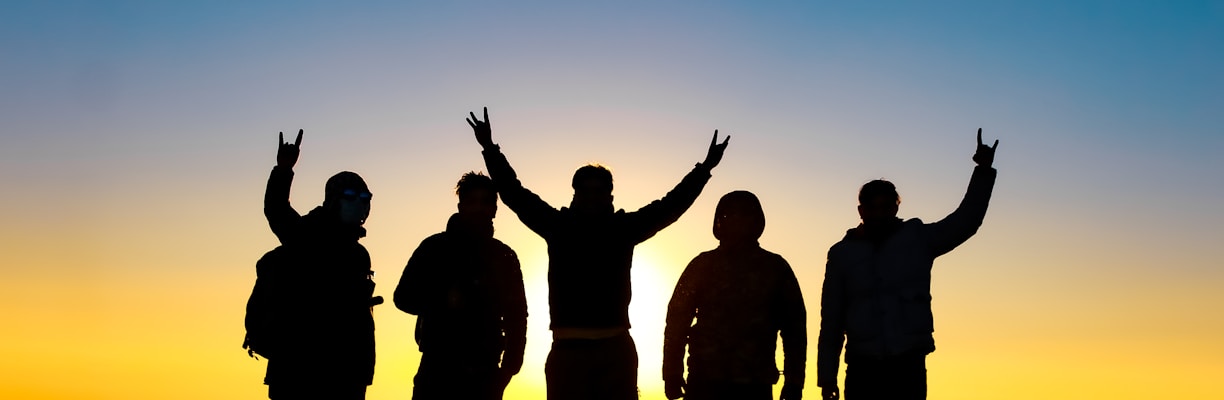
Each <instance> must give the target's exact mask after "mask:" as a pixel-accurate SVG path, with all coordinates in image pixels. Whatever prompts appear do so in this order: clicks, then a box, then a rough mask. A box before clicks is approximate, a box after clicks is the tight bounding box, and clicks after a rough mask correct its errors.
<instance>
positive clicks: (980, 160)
mask: <svg viewBox="0 0 1224 400" xmlns="http://www.w3.org/2000/svg"><path fill="white" fill-rule="evenodd" d="M977 142H978V145H977V153H974V154H973V162H976V163H977V165H980V166H983V167H990V166H991V165H992V164H994V154H995V148H996V147H999V140H998V139H995V142H994V145H992V146H987V145H985V144H983V143H982V128H978V132H977Z"/></svg>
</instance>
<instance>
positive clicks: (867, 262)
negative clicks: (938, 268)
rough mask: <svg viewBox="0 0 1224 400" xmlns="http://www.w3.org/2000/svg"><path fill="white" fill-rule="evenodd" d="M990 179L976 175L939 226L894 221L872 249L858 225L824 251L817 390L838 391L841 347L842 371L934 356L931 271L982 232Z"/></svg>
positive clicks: (985, 172) (989, 171)
mask: <svg viewBox="0 0 1224 400" xmlns="http://www.w3.org/2000/svg"><path fill="white" fill-rule="evenodd" d="M995 175H996V171H995V169H994V168H990V167H977V168H975V169H974V170H973V176H972V177H971V178H970V180H969V188H968V190H967V191H966V193H965V197H964V199H962V200H961V203H960V206H958V207H957V208H956V210H955V211H953V212H952V213H951V214H949V215H948V216H947V217H944V219H942V220H940V221H937V222H934V223H924V222H922V220H920V219H917V218H914V219H909V220H906V221H904V222H899V224H898V225H897V226H896V227H895V231H893V232H892V234H891V235H888V236H887V237H882V238H879V239H880V240H879V241H878V242H877V241H876V240H872V238H871V237H869V235H868V234H867V232H866V229H864V228H863V226H862V225H860V226H859V227H856V228H853V229H850V230H849V231H847V232H846V236H845V238H843V239H842V240H841V241H839V242H837V244H834V245H833V247H832V248H830V249H829V256H828V264H827V265H826V267H825V278H824V289H823V292H822V293H821V299H820V317H821V319H820V336H819V339H818V340H819V342H818V344H817V347H818V353H817V369H818V372H817V374H818V384H819V385H820V386H822V387H825V386H829V385H836V384H837V370H838V368H839V362H840V360H839V358H840V356H841V351H842V344H843V341H844V343H845V349H846V363H847V364H851V363H853V362H854V360H856V359H859V358H864V359H869V358H870V359H879V358H884V357H891V356H900V355H925V354H929V353H931V352H933V351H935V339H934V336H933V335H932V333H933V332H934V330H935V329H934V319H933V317H932V313H931V268H932V266H933V265H934V261H935V258H936V257H939V256H941V255H944V254H946V253H948V252H949V251H952V249H954V248H956V247H957V246H959V245H960V244H961V243H964V242H965V241H966V240H968V239H969V237H971V236H973V234H974V233H976V232H977V230H978V227H980V226H981V225H982V220H983V219H984V218H985V216H986V208H987V205H988V204H989V203H990V195H991V192H992V190H993V188H994V181H995Z"/></svg>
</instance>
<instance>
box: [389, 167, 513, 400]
mask: <svg viewBox="0 0 1224 400" xmlns="http://www.w3.org/2000/svg"><path fill="white" fill-rule="evenodd" d="M456 193H457V194H458V195H459V206H458V208H459V212H457V213H455V214H453V215H451V217H450V220H449V221H448V222H447V223H446V231H445V232H442V233H438V234H435V235H433V236H430V237H428V238H426V239H425V240H424V241H422V242H421V245H420V246H418V247H417V249H416V251H414V252H413V253H412V258H410V259H409V260H408V265H407V266H406V267H404V274H403V275H402V276H401V277H400V281H399V286H397V287H396V288H395V306H396V307H398V308H399V309H400V310H403V311H404V312H407V313H409V314H415V315H417V316H418V317H417V323H416V342H417V346H418V347H419V348H420V350H421V365H420V368H418V369H417V375H416V378H415V379H414V380H413V388H412V398H413V399H415V400H430V399H473V400H483V399H489V400H492V399H501V398H502V392H503V391H504V390H505V388H506V384H508V383H510V378H511V377H513V376H514V374H516V373H518V371H519V369H520V368H521V367H522V366H523V348H524V346H525V345H526V343H527V299H526V295H525V294H524V293H523V273H522V271H521V270H520V269H519V261H518V255H516V254H515V253H514V251H513V250H511V249H510V247H508V246H506V245H505V244H502V242H501V241H499V240H497V239H494V238H493V217H495V216H496V215H497V189H496V187H494V186H493V181H492V180H491V179H489V177H487V176H485V175H481V174H477V173H475V172H469V173H467V174H465V175H464V176H463V178H462V179H460V180H459V184H458V186H457V187H456ZM499 361H500V362H501V365H500V366H499V365H498V362H499Z"/></svg>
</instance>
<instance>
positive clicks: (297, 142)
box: [281, 129, 306, 146]
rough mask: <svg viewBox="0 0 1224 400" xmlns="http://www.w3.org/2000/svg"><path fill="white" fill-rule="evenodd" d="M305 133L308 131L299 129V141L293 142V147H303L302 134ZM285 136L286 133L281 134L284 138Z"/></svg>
mask: <svg viewBox="0 0 1224 400" xmlns="http://www.w3.org/2000/svg"><path fill="white" fill-rule="evenodd" d="M305 131H306V130H305V129H298V135H297V140H294V141H293V145H294V146H301V145H302V132H305ZM284 134H285V133H284V132H281V135H282V136H284Z"/></svg>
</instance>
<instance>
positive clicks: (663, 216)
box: [633, 130, 731, 243]
mask: <svg viewBox="0 0 1224 400" xmlns="http://www.w3.org/2000/svg"><path fill="white" fill-rule="evenodd" d="M730 140H731V136H727V137H726V138H724V139H723V142H722V143H718V130H714V137H713V138H712V139H710V149H709V150H708V151H707V152H706V158H705V160H704V161H702V162H700V163H698V164H697V165H696V166H694V167H693V170H692V171H689V173H688V174H687V175H685V176H684V179H681V180H680V183H679V184H677V185H676V187H675V188H673V189H672V190H671V191H670V192H667V195H666V196H663V198H662V199H659V200H655V201H653V202H651V203H650V204H647V205H646V206H645V207H642V208H641V209H639V210H637V211H636V212H634V213H633V217H634V219H635V220H634V226H633V228H634V229H635V232H634V236H635V237H634V239H635V240H637V241H638V242H639V243H640V242H643V241H645V240H646V239H650V237H652V236H654V235H655V234H656V233H659V231H661V230H663V228H666V227H667V226H668V225H671V224H672V223H674V222H676V220H678V219H680V216H681V215H684V212H685V211H688V208H689V207H690V206H692V205H693V202H694V201H697V196H699V195H701V190H702V189H704V188H705V185H706V183H707V182H709V181H710V171H711V170H713V169H714V167H716V166H718V163H719V162H721V161H722V157H723V152H725V151H726V150H727V142H729V141H730Z"/></svg>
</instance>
